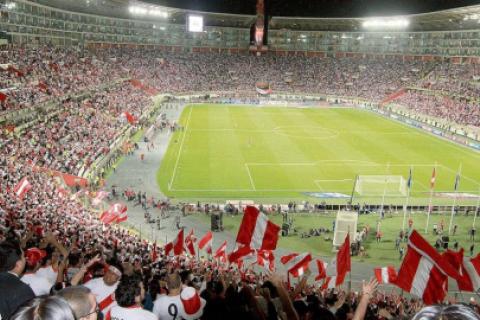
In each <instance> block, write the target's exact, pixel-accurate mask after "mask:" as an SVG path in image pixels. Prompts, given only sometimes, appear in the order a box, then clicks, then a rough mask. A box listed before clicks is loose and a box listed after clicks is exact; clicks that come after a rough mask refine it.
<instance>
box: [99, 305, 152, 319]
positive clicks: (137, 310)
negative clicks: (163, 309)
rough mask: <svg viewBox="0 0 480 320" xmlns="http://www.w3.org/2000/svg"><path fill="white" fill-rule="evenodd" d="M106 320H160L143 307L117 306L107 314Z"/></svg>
mask: <svg viewBox="0 0 480 320" xmlns="http://www.w3.org/2000/svg"><path fill="white" fill-rule="evenodd" d="M106 320H158V318H157V316H156V315H154V314H153V313H152V312H150V311H148V310H144V309H142V308H141V307H137V306H135V307H130V308H123V307H120V306H115V307H112V308H111V309H110V311H109V312H108V313H107V316H106Z"/></svg>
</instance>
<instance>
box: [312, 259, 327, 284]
mask: <svg viewBox="0 0 480 320" xmlns="http://www.w3.org/2000/svg"><path fill="white" fill-rule="evenodd" d="M327 267H328V264H327V263H326V262H323V261H322V260H319V259H315V264H314V266H313V270H314V271H315V274H316V275H315V281H319V280H321V279H324V278H326V277H327Z"/></svg>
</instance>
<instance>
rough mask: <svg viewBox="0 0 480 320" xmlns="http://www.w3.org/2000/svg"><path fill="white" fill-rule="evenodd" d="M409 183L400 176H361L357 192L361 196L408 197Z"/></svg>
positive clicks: (356, 188)
mask: <svg viewBox="0 0 480 320" xmlns="http://www.w3.org/2000/svg"><path fill="white" fill-rule="evenodd" d="M407 191H408V187H407V181H406V179H405V178H404V177H403V176H400V175H359V176H358V179H357V182H356V184H355V192H356V193H358V194H359V195H361V196H379V195H385V196H406V195H407Z"/></svg>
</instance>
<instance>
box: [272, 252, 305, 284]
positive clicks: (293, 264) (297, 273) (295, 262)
mask: <svg viewBox="0 0 480 320" xmlns="http://www.w3.org/2000/svg"><path fill="white" fill-rule="evenodd" d="M310 261H312V255H311V254H310V253H302V254H298V253H292V254H289V255H286V256H283V257H281V258H280V262H281V263H282V264H283V265H285V269H287V271H288V273H289V274H291V275H292V276H293V277H295V278H298V277H301V276H302V275H303V274H304V273H305V271H307V270H308V265H309V264H310Z"/></svg>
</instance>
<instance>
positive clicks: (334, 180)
mask: <svg viewBox="0 0 480 320" xmlns="http://www.w3.org/2000/svg"><path fill="white" fill-rule="evenodd" d="M313 181H315V183H317V182H342V181H353V179H316V180H313Z"/></svg>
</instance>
